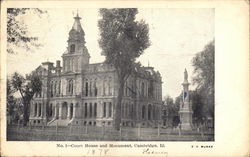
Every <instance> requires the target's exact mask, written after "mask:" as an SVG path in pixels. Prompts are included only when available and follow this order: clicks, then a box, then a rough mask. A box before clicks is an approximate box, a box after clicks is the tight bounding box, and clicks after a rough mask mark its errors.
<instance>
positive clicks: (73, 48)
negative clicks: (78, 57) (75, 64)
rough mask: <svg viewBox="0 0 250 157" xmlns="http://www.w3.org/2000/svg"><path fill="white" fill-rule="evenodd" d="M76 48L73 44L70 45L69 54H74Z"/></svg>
mask: <svg viewBox="0 0 250 157" xmlns="http://www.w3.org/2000/svg"><path fill="white" fill-rule="evenodd" d="M75 49H76V46H75V45H74V44H72V45H70V53H73V52H75Z"/></svg>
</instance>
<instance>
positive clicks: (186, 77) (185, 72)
mask: <svg viewBox="0 0 250 157" xmlns="http://www.w3.org/2000/svg"><path fill="white" fill-rule="evenodd" d="M187 79H188V73H187V69H186V68H185V71H184V80H187Z"/></svg>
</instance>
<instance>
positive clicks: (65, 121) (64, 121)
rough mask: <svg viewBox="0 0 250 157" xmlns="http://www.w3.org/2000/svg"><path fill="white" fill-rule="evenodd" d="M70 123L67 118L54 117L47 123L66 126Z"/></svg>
mask: <svg viewBox="0 0 250 157" xmlns="http://www.w3.org/2000/svg"><path fill="white" fill-rule="evenodd" d="M69 123H70V120H69V119H55V120H52V121H51V122H49V123H48V125H49V126H56V125H58V126H68V125H69Z"/></svg>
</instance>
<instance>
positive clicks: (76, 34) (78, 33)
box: [69, 13, 85, 43]
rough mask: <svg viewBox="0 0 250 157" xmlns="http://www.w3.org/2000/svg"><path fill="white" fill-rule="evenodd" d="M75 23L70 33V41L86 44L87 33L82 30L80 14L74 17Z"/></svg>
mask: <svg viewBox="0 0 250 157" xmlns="http://www.w3.org/2000/svg"><path fill="white" fill-rule="evenodd" d="M74 19H75V21H74V24H73V26H72V28H71V30H70V32H69V41H77V40H78V41H80V42H83V43H85V39H84V36H85V33H84V31H83V29H82V25H81V22H80V20H81V17H79V15H78V13H77V14H76V16H75V17H74Z"/></svg>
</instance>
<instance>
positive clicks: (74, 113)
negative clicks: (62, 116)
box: [72, 103, 76, 118]
mask: <svg viewBox="0 0 250 157" xmlns="http://www.w3.org/2000/svg"><path fill="white" fill-rule="evenodd" d="M75 117H76V103H74V104H73V115H72V118H75Z"/></svg>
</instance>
